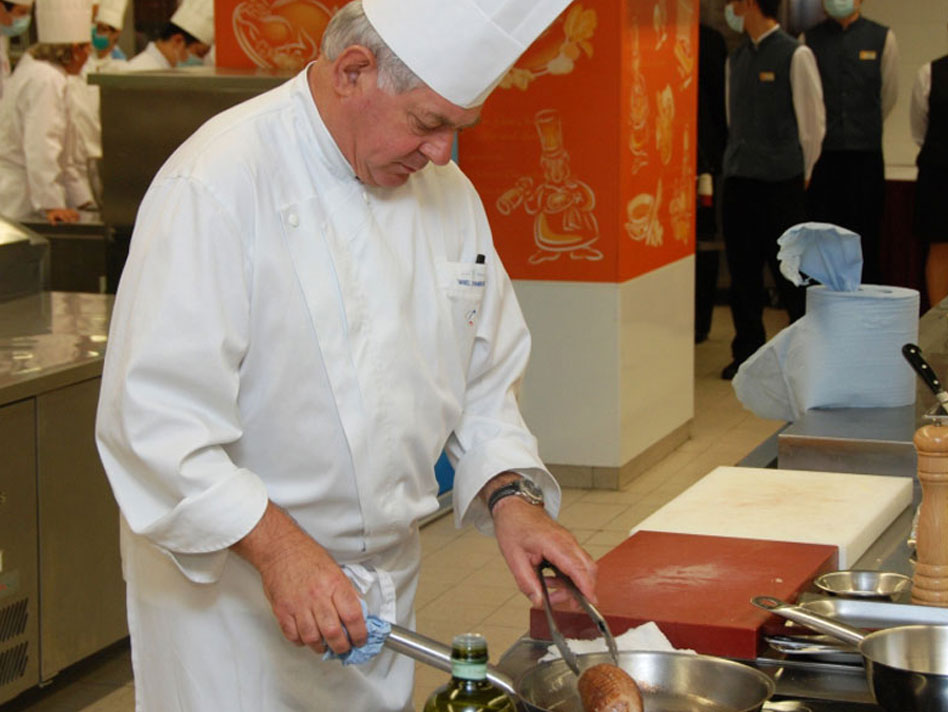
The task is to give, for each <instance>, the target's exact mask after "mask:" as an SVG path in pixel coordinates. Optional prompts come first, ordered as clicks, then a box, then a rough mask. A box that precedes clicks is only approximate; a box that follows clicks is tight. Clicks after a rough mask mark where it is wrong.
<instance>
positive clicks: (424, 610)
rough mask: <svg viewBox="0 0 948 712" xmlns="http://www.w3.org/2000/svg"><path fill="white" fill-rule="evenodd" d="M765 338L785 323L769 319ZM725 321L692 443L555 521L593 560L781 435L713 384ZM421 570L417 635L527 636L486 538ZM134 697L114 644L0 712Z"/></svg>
mask: <svg viewBox="0 0 948 712" xmlns="http://www.w3.org/2000/svg"><path fill="white" fill-rule="evenodd" d="M766 322H767V327H768V332H769V333H770V334H771V335H772V334H773V333H775V332H776V331H777V330H778V329H780V328H782V327H783V326H784V324H785V323H786V319H785V317H784V315H783V313H781V312H776V311H773V310H768V312H767V314H766ZM731 335H732V329H731V322H730V314H728V312H727V310H726V309H725V308H723V307H718V308H717V309H716V310H715V315H714V324H713V328H712V331H711V337H710V338H709V339H708V341H706V342H704V343H703V344H700V345H698V346H696V347H695V418H694V427H693V430H692V438H691V439H690V440H689V441H688V442H686V443H685V444H684V445H682V446H681V447H679V448H678V449H677V450H675V451H674V452H673V453H672V454H671V455H669V456H668V457H666V458H665V459H664V460H662V461H661V462H659V463H658V464H657V465H655V466H654V467H652V468H651V469H650V470H648V471H646V472H645V473H643V474H642V475H641V476H640V477H638V478H637V479H636V480H635V481H633V482H632V483H631V484H630V485H629V486H627V487H626V488H625V489H624V490H622V491H619V492H615V491H601V490H600V491H595V490H579V489H569V490H564V492H563V508H562V512H561V515H560V520H561V521H562V522H563V523H564V524H565V525H566V526H567V527H569V528H570V529H571V530H572V531H573V532H574V533H575V535H576V537H577V538H578V539H579V541H580V542H581V543H582V544H583V545H584V546H585V547H586V548H587V549H588V551H589V552H590V553H591V554H592V555H593V556H594V557H599V556H602V555H603V554H605V553H606V552H607V551H609V550H610V549H611V548H613V547H614V546H615V545H616V544H618V543H619V542H620V541H622V539H623V538H624V537H625V536H626V535H627V533H628V530H629V528H630V527H632V526H633V525H634V524H636V523H637V522H638V521H640V520H641V519H643V518H644V517H646V516H647V515H648V514H650V513H651V512H652V511H654V510H655V509H656V508H657V507H659V506H661V505H662V504H664V503H665V502H667V501H668V500H669V499H671V498H673V497H675V496H676V495H677V494H678V493H680V492H681V491H682V490H684V489H686V488H687V487H688V486H690V485H691V484H692V483H693V482H695V480H697V479H698V478H700V477H702V476H703V475H705V474H706V473H707V472H709V471H710V470H711V469H713V468H714V467H716V466H718V465H733V464H735V463H736V462H738V461H739V460H740V459H742V458H743V457H744V456H745V455H746V454H747V453H749V452H750V451H751V450H752V449H753V448H754V447H756V446H757V445H758V444H759V443H760V442H761V441H762V440H764V439H765V438H767V437H769V436H770V435H771V434H773V433H774V431H775V430H776V429H777V428H778V427H779V426H780V423H777V422H775V421H767V420H761V419H760V418H757V417H755V416H754V415H753V414H751V413H749V412H748V411H745V410H744V409H743V408H742V407H741V405H740V404H739V403H738V402H737V399H736V398H735V397H734V392H733V390H732V389H731V385H730V384H729V383H727V382H725V381H722V380H721V379H720V377H719V374H720V372H721V369H722V368H723V367H724V366H725V365H726V364H727V363H728V361H729V360H730V358H729V355H730V349H729V343H730V339H731ZM421 538H422V544H423V550H424V561H423V564H422V574H421V582H420V585H419V590H418V598H417V601H416V604H417V610H418V623H417V628H418V630H419V631H420V632H422V633H424V634H425V635H428V636H430V637H433V638H436V639H439V640H443V641H445V642H450V639H451V636H452V635H454V634H455V633H458V632H463V630H476V631H479V632H481V633H483V634H484V635H485V636H486V637H487V640H488V642H489V644H490V649H491V651H492V653H493V655H492V657H493V658H495V659H496V658H497V657H499V655H500V654H501V653H502V652H503V651H504V650H506V649H507V648H508V647H509V646H510V645H511V644H512V643H513V642H514V641H515V640H516V639H517V638H518V637H519V636H520V635H522V634H523V633H524V631H525V630H526V628H527V616H528V610H529V605H528V602H527V600H526V599H525V598H524V597H523V596H522V595H521V594H520V593H519V592H518V591H517V588H516V586H515V585H514V582H513V578H512V577H511V576H510V574H509V573H508V572H507V569H506V566H505V565H504V562H503V559H502V558H501V556H500V553H499V552H498V550H497V547H496V545H495V543H494V541H493V540H492V539H488V538H486V537H484V536H482V535H480V534H478V533H477V532H475V531H469V530H460V531H459V530H456V529H454V525H453V520H452V518H451V517H444V518H442V519H440V520H438V521H436V522H434V523H432V524H430V525H428V526H427V527H425V528H424V529H423V530H422V534H421ZM445 679H446V676H445V674H444V673H441V672H438V671H436V670H432V669H430V668H427V667H423V666H420V665H419V666H418V670H417V675H416V681H415V706H416V708H420V707H421V705H422V704H423V701H424V699H425V698H426V697H427V695H428V694H429V693H430V691H431V690H432V689H434V688H435V687H437V686H438V685H440V684H441V683H442V682H444V680H445ZM133 708H134V692H133V682H132V674H131V665H130V662H129V654H128V645H127V643H126V644H121V643H120V644H118V645H116V646H114V647H113V648H111V649H109V650H106V651H104V652H102V653H100V654H99V655H96V656H94V657H93V658H91V659H89V660H87V661H84V662H83V663H80V664H78V665H76V666H74V667H73V668H70V669H69V670H67V671H64V672H63V673H60V675H59V676H57V677H56V678H55V679H54V680H53V681H52V683H51V684H50V685H48V686H47V687H45V688H43V689H36V690H32V691H30V692H27V693H25V694H23V695H21V696H20V697H18V698H16V699H15V700H12V701H11V702H9V703H7V704H6V705H0V712H26V711H29V712H129V711H130V710H132V709H133Z"/></svg>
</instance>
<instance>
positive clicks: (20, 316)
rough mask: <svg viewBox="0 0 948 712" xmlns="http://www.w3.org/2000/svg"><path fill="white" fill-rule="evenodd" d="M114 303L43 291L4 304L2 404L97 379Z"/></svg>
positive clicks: (0, 324) (0, 308)
mask: <svg viewBox="0 0 948 712" xmlns="http://www.w3.org/2000/svg"><path fill="white" fill-rule="evenodd" d="M112 299H113V298H112V297H111V296H110V295H105V294H85V293H79V292H42V293H40V294H35V295H31V296H28V297H21V298H19V299H14V300H11V301H8V302H2V303H0V406H2V405H4V404H6V403H11V402H13V401H17V400H21V399H23V398H27V397H30V396H36V395H37V394H39V393H43V392H45V391H49V390H53V389H55V388H59V387H62V386H64V385H68V384H71V383H76V382H79V381H82V380H87V379H89V378H95V377H96V376H99V375H100V374H101V373H102V360H103V358H104V353H105V351H104V350H105V342H106V338H107V336H108V326H109V317H110V315H111V310H112Z"/></svg>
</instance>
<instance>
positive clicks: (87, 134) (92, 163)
mask: <svg viewBox="0 0 948 712" xmlns="http://www.w3.org/2000/svg"><path fill="white" fill-rule="evenodd" d="M127 8H128V0H102V1H101V2H100V3H99V7H98V8H97V10H96V13H95V23H94V24H93V26H92V51H91V52H90V53H89V58H88V59H87V60H86V63H85V64H84V65H83V66H82V71H80V72H79V74H78V76H70V77H69V82H68V84H67V87H66V95H67V97H68V100H69V110H70V115H71V116H72V121H73V125H74V126H75V127H76V133H77V140H76V141H75V147H76V156H75V164H76V167H77V170H78V171H79V174H80V176H81V177H82V179H83V180H85V181H86V182H87V183H88V184H89V186H90V187H91V188H92V190H93V194H96V193H97V189H98V191H99V192H98V194H99V195H101V178H100V176H99V172H98V161H99V159H101V158H102V118H101V115H100V110H99V104H100V97H99V87H98V86H97V85H95V84H90V83H89V75H90V74H95V73H96V72H120V71H122V70H123V68H124V66H125V65H126V64H127V62H126V60H124V59H118V58H117V57H115V56H114V55H113V49H114V48H115V43H116V42H117V41H118V38H119V35H120V34H121V33H122V26H123V25H124V24H125V12H126V10H127Z"/></svg>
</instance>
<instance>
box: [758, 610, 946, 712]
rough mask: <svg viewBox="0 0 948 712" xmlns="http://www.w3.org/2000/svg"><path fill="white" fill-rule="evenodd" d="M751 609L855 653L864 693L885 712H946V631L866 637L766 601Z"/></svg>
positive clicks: (906, 629)
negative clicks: (820, 635) (862, 666)
mask: <svg viewBox="0 0 948 712" xmlns="http://www.w3.org/2000/svg"><path fill="white" fill-rule="evenodd" d="M752 603H753V604H754V605H755V606H758V607H759V608H763V609H764V610H767V611H771V612H772V613H776V614H777V615H778V616H782V617H783V618H787V619H788V620H792V621H793V622H794V623H799V624H801V625H805V626H807V627H808V628H812V629H813V630H818V631H820V632H821V633H826V634H827V635H831V636H833V637H834V638H836V639H837V640H841V641H843V642H844V643H848V644H850V645H852V646H854V647H856V648H858V649H859V653H860V654H861V655H862V657H863V661H864V662H865V665H866V679H867V680H868V682H869V689H870V690H872V694H873V696H874V697H875V698H876V702H878V703H879V706H880V707H882V708H883V709H885V710H886V711H887V712H948V626H945V625H902V626H896V627H894V628H883V629H882V630H877V631H874V632H871V633H870V632H867V631H862V630H859V629H858V628H853V627H852V626H849V625H847V624H845V623H843V622H841V621H838V620H834V619H832V618H825V617H824V616H820V615H817V614H815V613H813V612H812V611H808V610H807V609H805V608H802V607H800V606H792V605H790V604H788V603H784V602H783V601H781V600H779V599H776V598H771V597H770V596H758V597H757V598H754V599H753V600H752Z"/></svg>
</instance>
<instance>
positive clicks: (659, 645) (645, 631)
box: [540, 621, 695, 663]
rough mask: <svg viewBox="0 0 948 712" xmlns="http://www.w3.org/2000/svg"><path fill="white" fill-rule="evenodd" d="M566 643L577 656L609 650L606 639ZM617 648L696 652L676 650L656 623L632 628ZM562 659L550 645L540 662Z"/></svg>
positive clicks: (617, 638) (620, 637) (617, 640)
mask: <svg viewBox="0 0 948 712" xmlns="http://www.w3.org/2000/svg"><path fill="white" fill-rule="evenodd" d="M566 643H567V644H568V645H569V649H570V650H572V651H573V652H574V653H576V654H577V655H582V654H583V653H605V652H608V650H609V648H608V647H607V646H606V639H605V638H593V639H592V640H580V639H574V638H567V639H566ZM616 647H617V648H618V649H619V651H620V652H622V651H624V650H629V651H631V650H646V651H649V652H679V653H691V654H692V655H694V654H695V651H694V650H676V649H675V646H673V645H672V644H671V643H670V642H669V641H668V638H666V637H665V634H664V633H662V631H661V629H660V628H659V627H658V624H656V623H654V622H651V621H650V622H648V623H643V624H642V625H640V626H639V627H638V628H630V629H629V630H627V631H626V632H625V633H623V634H622V635H617V636H616ZM560 657H562V656H561V655H560V651H559V650H557V649H556V646H555V645H550V647H549V648H548V649H547V653H546V655H544V656H543V657H542V658H540V662H541V663H542V662H546V661H547V660H556V659H558V658H560Z"/></svg>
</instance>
